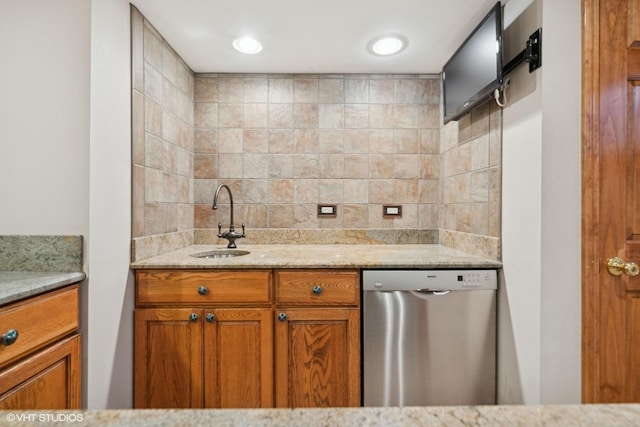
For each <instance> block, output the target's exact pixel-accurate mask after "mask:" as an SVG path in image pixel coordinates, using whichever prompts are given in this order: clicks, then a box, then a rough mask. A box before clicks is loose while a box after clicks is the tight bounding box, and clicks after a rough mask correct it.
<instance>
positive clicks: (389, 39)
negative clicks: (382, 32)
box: [369, 36, 407, 56]
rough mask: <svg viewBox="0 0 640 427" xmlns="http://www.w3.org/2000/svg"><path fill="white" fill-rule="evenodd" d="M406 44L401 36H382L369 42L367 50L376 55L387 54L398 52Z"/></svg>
mask: <svg viewBox="0 0 640 427" xmlns="http://www.w3.org/2000/svg"><path fill="white" fill-rule="evenodd" d="M406 45H407V42H406V40H405V38H404V37H402V36H382V37H378V38H376V39H374V40H373V41H372V42H371V43H370V44H369V50H371V52H373V53H374V54H376V55H380V56H388V55H393V54H395V53H398V52H400V51H401V50H402V49H404V48H405V47H406Z"/></svg>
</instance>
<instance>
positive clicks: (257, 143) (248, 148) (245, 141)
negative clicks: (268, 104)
mask: <svg viewBox="0 0 640 427" xmlns="http://www.w3.org/2000/svg"><path fill="white" fill-rule="evenodd" d="M242 147H243V152H245V153H251V154H257V153H268V152H269V131H267V130H266V129H245V130H244V131H243V132H242Z"/></svg>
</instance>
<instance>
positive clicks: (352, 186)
mask: <svg viewBox="0 0 640 427" xmlns="http://www.w3.org/2000/svg"><path fill="white" fill-rule="evenodd" d="M344 203H352V204H353V203H360V204H363V203H364V204H366V203H369V181H368V180H366V179H345V180H344Z"/></svg>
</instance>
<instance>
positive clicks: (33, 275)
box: [0, 271, 85, 424]
mask: <svg viewBox="0 0 640 427" xmlns="http://www.w3.org/2000/svg"><path fill="white" fill-rule="evenodd" d="M84 278H85V274H84V273H82V272H72V273H40V272H33V271H0V305H4V304H8V303H11V302H14V301H18V300H21V299H24V298H28V297H31V296H34V295H38V294H41V293H43V292H47V291H51V290H53V289H57V288H61V287H63V286H66V285H69V284H71V283H76V282H80V281H81V280H83V279H84ZM0 424H2V421H1V420H0Z"/></svg>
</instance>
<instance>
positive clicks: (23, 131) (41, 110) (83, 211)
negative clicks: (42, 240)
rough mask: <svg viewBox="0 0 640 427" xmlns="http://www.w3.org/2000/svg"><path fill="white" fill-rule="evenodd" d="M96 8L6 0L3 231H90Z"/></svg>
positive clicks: (0, 38)
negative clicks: (92, 39) (92, 42)
mask: <svg viewBox="0 0 640 427" xmlns="http://www.w3.org/2000/svg"><path fill="white" fill-rule="evenodd" d="M89 14H90V4H89V2H87V1H85V0H64V1H56V2H52V1H50V0H29V1H12V0H0V52H2V59H1V60H0V200H1V201H2V202H1V205H0V234H4V235H7V234H79V235H83V236H85V237H87V234H88V230H89V210H88V207H89V164H88V162H87V160H88V157H89V67H90V56H89V55H90V51H89V46H90V44H89V43H90V31H91V28H90V21H89Z"/></svg>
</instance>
